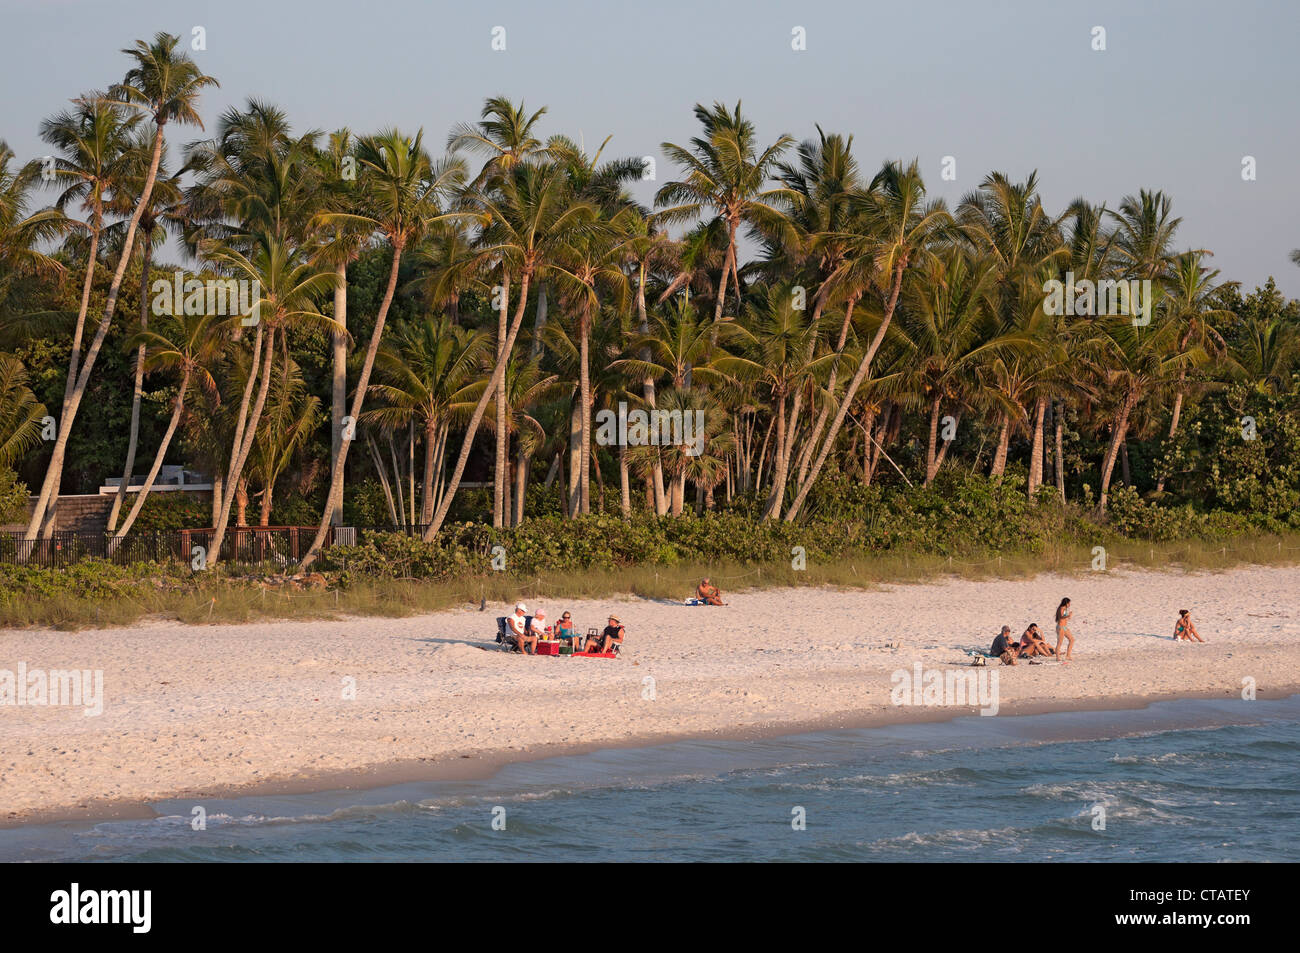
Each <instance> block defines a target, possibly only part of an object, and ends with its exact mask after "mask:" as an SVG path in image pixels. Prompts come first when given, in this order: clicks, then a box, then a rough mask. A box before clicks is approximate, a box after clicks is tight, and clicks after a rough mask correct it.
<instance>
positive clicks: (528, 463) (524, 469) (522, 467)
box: [510, 440, 533, 526]
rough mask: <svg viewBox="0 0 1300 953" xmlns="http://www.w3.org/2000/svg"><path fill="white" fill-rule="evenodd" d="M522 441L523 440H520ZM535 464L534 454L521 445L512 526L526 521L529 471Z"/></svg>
mask: <svg viewBox="0 0 1300 953" xmlns="http://www.w3.org/2000/svg"><path fill="white" fill-rule="evenodd" d="M520 442H521V443H522V440H521V441H520ZM532 465H533V455H532V454H531V453H525V452H524V450H523V448H522V447H521V448H520V450H519V462H518V463H517V464H516V465H515V497H514V516H513V518H512V519H511V520H510V525H511V526H519V525H520V524H522V523H523V521H524V499H525V495H526V494H527V492H528V471H529V470H530V469H531V468H532Z"/></svg>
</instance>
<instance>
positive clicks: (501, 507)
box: [492, 262, 527, 529]
mask: <svg viewBox="0 0 1300 953" xmlns="http://www.w3.org/2000/svg"><path fill="white" fill-rule="evenodd" d="M501 271H502V273H503V274H502V279H501V308H500V309H499V310H498V311H497V362H498V363H500V361H501V355H502V354H504V353H505V346H506V318H507V316H508V315H509V313H510V269H509V268H507V267H506V266H505V263H504V262H503V263H502V265H501ZM519 303H520V305H523V304H526V303H527V302H526V301H520V302H519ZM495 396H496V402H497V432H496V461H495V463H494V464H493V467H492V525H493V526H494V527H496V528H497V529H500V528H501V525H502V523H503V522H504V520H505V502H506V501H505V494H506V484H505V481H506V447H507V445H508V444H509V442H510V435H509V434H507V433H506V377H505V374H504V372H503V373H502V375H501V377H500V378H499V379H498V380H497V383H496V394H495Z"/></svg>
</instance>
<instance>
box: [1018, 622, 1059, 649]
mask: <svg viewBox="0 0 1300 953" xmlns="http://www.w3.org/2000/svg"><path fill="white" fill-rule="evenodd" d="M1051 654H1052V647H1051V646H1050V645H1048V644H1047V642H1046V641H1045V640H1044V639H1043V635H1042V633H1041V632H1039V631H1038V623H1037V622H1031V623H1030V625H1029V628H1027V629H1025V634H1024V635H1022V636H1021V637H1020V655H1021V656H1022V657H1023V658H1033V657H1034V656H1035V655H1047V656H1050V655H1051Z"/></svg>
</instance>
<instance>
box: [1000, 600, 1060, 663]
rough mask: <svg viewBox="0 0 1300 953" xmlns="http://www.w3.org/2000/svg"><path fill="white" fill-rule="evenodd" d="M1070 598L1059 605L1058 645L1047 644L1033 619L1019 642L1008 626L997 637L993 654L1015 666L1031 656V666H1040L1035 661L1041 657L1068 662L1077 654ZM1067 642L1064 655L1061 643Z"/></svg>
mask: <svg viewBox="0 0 1300 953" xmlns="http://www.w3.org/2000/svg"><path fill="white" fill-rule="evenodd" d="M1070 613H1071V609H1070V600H1069V599H1062V600H1061V604H1060V605H1059V606H1057V607H1056V646H1055V647H1052V646H1050V645H1048V644H1047V640H1046V639H1044V638H1043V634H1042V632H1040V631H1039V629H1038V623H1037V622H1031V623H1030V624H1029V628H1027V629H1025V631H1024V634H1022V635H1021V636H1020V641H1019V642H1012V641H1011V626H1009V625H1004V626H1003V627H1002V631H1001V632H999V633H998V637H997V638H996V639H994V640H993V647H992V648H991V649H990V650H989V654H990V655H992V656H993V657H994V658H996V659H1001V660H1002V664H1003V665H1015V664H1016V662H1017V661H1018V660H1019V659H1022V658H1027V659H1029V660H1030V663H1029V664H1031V665H1037V664H1038V662H1037V661H1035V658H1036V657H1037V656H1045V657H1047V658H1054V659H1057V660H1058V661H1060V662H1068V661H1070V659H1071V658H1072V657H1073V655H1074V633H1072V632H1071V631H1070ZM1062 642H1064V643H1066V646H1065V655H1061V643H1062Z"/></svg>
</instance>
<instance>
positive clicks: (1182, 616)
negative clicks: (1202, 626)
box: [1174, 609, 1205, 642]
mask: <svg viewBox="0 0 1300 953" xmlns="http://www.w3.org/2000/svg"><path fill="white" fill-rule="evenodd" d="M1179 639H1182V640H1183V641H1185V642H1190V641H1192V639H1195V640H1196V641H1197V642H1204V641H1205V640H1204V639H1203V638H1201V633H1199V632H1197V631H1196V626H1195V625H1193V624H1192V614H1191V612H1189V611H1188V610H1187V609H1179V610H1178V621H1177V622H1175V623H1174V641H1175V642H1177V641H1178V640H1179Z"/></svg>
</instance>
